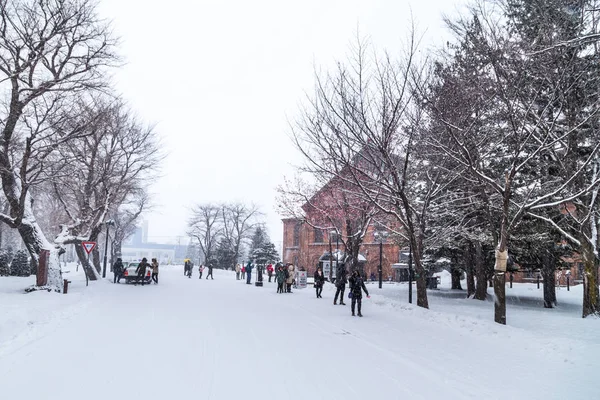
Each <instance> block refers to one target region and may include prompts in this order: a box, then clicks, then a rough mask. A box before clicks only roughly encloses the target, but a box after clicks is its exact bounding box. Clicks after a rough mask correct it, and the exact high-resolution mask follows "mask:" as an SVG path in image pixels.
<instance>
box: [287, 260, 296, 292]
mask: <svg viewBox="0 0 600 400" xmlns="http://www.w3.org/2000/svg"><path fill="white" fill-rule="evenodd" d="M294 272H295V267H294V264H290V265H289V266H288V275H287V279H286V280H285V284H286V289H287V293H292V284H293V283H294Z"/></svg>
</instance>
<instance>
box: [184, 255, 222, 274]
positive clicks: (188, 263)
mask: <svg viewBox="0 0 600 400" xmlns="http://www.w3.org/2000/svg"><path fill="white" fill-rule="evenodd" d="M205 269H206V267H205V266H204V265H203V264H200V266H199V267H198V279H202V274H203V273H204V270H205ZM193 271H194V263H193V262H192V260H190V259H189V258H186V259H185V260H183V276H187V277H188V278H190V279H191V278H192V272H193ZM209 277H210V279H215V278H214V277H213V265H212V263H208V274H206V279H208V278H209Z"/></svg>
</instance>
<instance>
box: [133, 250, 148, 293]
mask: <svg viewBox="0 0 600 400" xmlns="http://www.w3.org/2000/svg"><path fill="white" fill-rule="evenodd" d="M149 266H150V265H149V264H148V260H147V259H146V257H144V258H142V261H141V262H140V263H139V264H138V266H137V268H136V269H135V273H136V274H137V282H141V283H142V286H144V280H145V278H146V268H148V267H149ZM137 282H136V285H137Z"/></svg>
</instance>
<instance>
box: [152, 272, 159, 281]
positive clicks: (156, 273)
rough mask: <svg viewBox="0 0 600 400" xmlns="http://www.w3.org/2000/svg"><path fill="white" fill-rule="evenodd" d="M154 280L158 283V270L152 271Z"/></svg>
mask: <svg viewBox="0 0 600 400" xmlns="http://www.w3.org/2000/svg"><path fill="white" fill-rule="evenodd" d="M152 280H153V281H154V283H158V272H153V273H152Z"/></svg>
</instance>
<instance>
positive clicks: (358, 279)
mask: <svg viewBox="0 0 600 400" xmlns="http://www.w3.org/2000/svg"><path fill="white" fill-rule="evenodd" d="M347 283H349V284H350V293H348V296H349V297H350V298H351V299H352V302H351V306H350V308H351V310H352V316H355V315H358V316H359V317H362V312H361V311H362V310H361V308H362V292H363V291H364V292H365V294H366V295H367V298H369V297H370V296H369V291H368V290H367V287H366V286H365V281H364V279H363V277H362V276H361V275H360V273H359V272H358V270H354V271H353V272H352V274H351V275H350V278H348V273H347V271H346V265H345V264H343V263H342V264H339V265H338V266H337V270H336V280H335V286H336V291H335V296H334V297H333V305H337V304H338V296H339V299H340V303H339V304H340V305H342V306H345V305H346V303H344V292H345V291H346V284H347ZM324 285H325V275H324V274H323V268H322V267H318V268H317V271H316V272H315V279H314V286H315V290H316V294H317V298H318V299H320V298H323V296H322V295H321V294H322V293H323V286H324ZM357 306H358V307H357ZM356 308H358V313H355V311H356Z"/></svg>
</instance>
